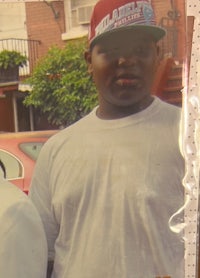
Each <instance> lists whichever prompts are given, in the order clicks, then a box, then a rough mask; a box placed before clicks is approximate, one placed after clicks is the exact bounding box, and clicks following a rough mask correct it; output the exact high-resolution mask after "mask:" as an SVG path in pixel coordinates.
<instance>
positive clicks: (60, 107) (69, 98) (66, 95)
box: [24, 39, 97, 126]
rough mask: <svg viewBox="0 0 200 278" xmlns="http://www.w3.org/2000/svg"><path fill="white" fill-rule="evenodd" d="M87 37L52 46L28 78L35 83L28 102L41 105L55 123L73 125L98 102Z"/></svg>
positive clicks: (26, 100)
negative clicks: (88, 61)
mask: <svg viewBox="0 0 200 278" xmlns="http://www.w3.org/2000/svg"><path fill="white" fill-rule="evenodd" d="M85 48H86V40H85V39H82V40H78V41H72V42H68V43H67V45H66V47H65V48H63V49H60V48H59V47H57V46H53V47H52V48H51V49H50V50H49V51H48V53H47V55H46V56H45V57H43V58H42V59H41V60H40V61H39V62H38V64H37V66H36V67H35V69H34V72H33V75H32V76H31V77H30V78H29V79H28V80H27V81H26V82H28V83H29V84H30V85H31V86H32V91H31V93H30V94H29V95H28V96H27V97H26V98H25V101H24V103H25V104H26V105H33V106H34V107H37V108H39V109H40V110H41V111H42V112H43V113H45V114H46V115H47V116H48V121H49V122H50V123H51V124H54V125H55V124H56V125H64V126H67V125H70V124H71V123H73V122H75V121H77V120H78V119H80V118H81V117H83V116H84V115H85V114H87V113H88V112H89V111H91V109H92V108H93V107H94V106H95V105H96V104H97V94H96V88H95V86H94V84H93V81H92V80H91V77H90V76H89V74H88V71H87V65H86V62H85V59H84V51H85Z"/></svg>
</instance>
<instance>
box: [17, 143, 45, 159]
mask: <svg viewBox="0 0 200 278" xmlns="http://www.w3.org/2000/svg"><path fill="white" fill-rule="evenodd" d="M43 145H44V142H25V143H21V144H20V145H19V147H20V150H21V151H23V152H24V153H25V154H26V155H28V156H29V157H30V158H31V159H33V160H36V159H37V158H38V155H39V153H40V151H41V148H42V146H43Z"/></svg>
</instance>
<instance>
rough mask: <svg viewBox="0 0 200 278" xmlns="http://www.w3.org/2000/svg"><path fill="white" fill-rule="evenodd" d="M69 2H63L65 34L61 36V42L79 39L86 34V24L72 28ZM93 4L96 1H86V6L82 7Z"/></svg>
mask: <svg viewBox="0 0 200 278" xmlns="http://www.w3.org/2000/svg"><path fill="white" fill-rule="evenodd" d="M71 1H73V0H64V9H65V26H66V32H65V33H63V34H62V40H65V41H67V40H72V39H77V38H81V37H84V36H87V34H88V24H80V25H79V26H77V27H72V14H71V10H72V7H71ZM95 2H97V0H88V4H86V5H83V6H90V5H91V6H92V5H94V4H95Z"/></svg>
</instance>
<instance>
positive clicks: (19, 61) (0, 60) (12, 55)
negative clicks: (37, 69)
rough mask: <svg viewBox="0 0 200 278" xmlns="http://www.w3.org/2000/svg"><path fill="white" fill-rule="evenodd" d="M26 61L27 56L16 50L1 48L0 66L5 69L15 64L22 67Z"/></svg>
mask: <svg viewBox="0 0 200 278" xmlns="http://www.w3.org/2000/svg"><path fill="white" fill-rule="evenodd" d="M26 63H27V57H26V56H24V55H22V54H21V53H20V52H17V51H14V50H13V51H10V50H2V51H1V52H0V68H3V69H7V68H9V67H11V68H14V67H16V66H18V67H23V66H24V65H26Z"/></svg>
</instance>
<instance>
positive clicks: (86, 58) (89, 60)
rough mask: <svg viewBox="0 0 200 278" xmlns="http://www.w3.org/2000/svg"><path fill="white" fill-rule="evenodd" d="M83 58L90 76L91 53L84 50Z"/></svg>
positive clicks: (91, 69) (91, 70)
mask: <svg viewBox="0 0 200 278" xmlns="http://www.w3.org/2000/svg"><path fill="white" fill-rule="evenodd" d="M84 57H85V61H86V63H87V66H88V73H89V74H91V75H92V73H93V68H92V53H91V51H90V50H86V51H85V54H84Z"/></svg>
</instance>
